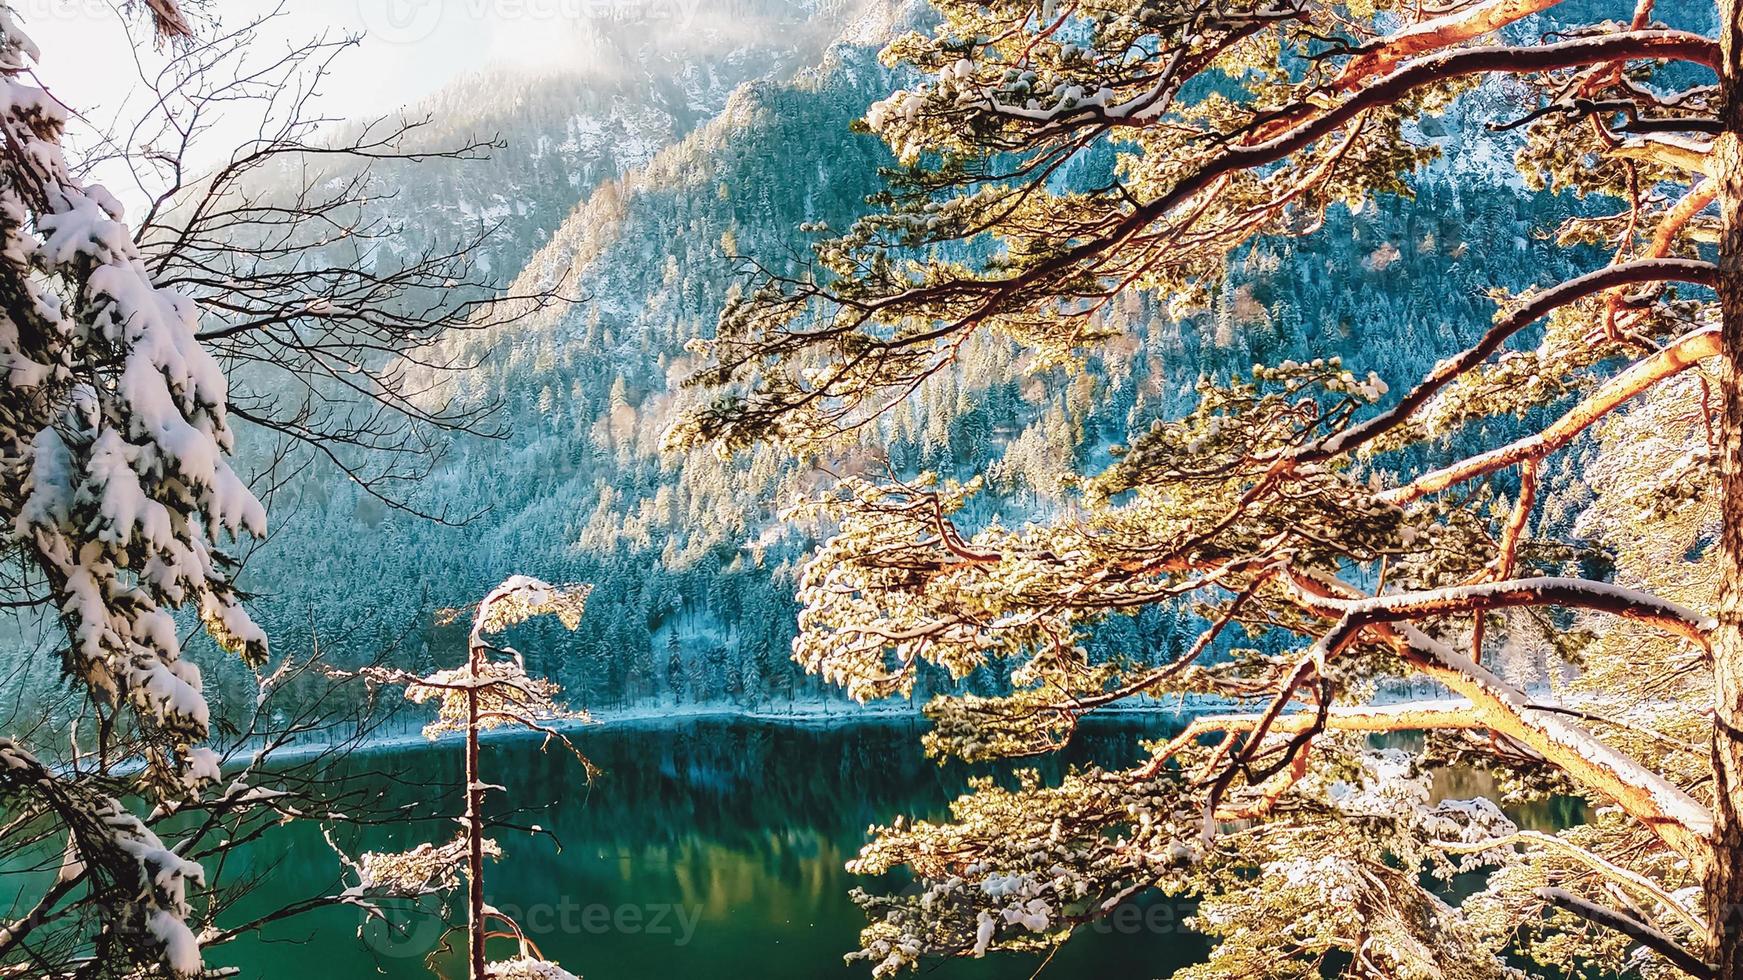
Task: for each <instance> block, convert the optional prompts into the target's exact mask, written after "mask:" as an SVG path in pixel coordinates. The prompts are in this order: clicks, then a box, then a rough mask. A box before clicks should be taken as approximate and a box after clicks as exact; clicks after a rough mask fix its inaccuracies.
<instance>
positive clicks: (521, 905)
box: [214, 718, 1577, 980]
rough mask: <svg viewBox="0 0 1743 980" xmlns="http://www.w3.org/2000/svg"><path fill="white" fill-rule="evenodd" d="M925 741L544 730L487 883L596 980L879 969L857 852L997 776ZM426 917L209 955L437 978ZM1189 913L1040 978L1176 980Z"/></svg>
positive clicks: (413, 829)
mask: <svg viewBox="0 0 1743 980" xmlns="http://www.w3.org/2000/svg"><path fill="white" fill-rule="evenodd" d="M1178 724H1179V721H1178V719H1170V718H1150V719H1147V720H1143V721H1129V720H1128V721H1122V722H1119V723H1117V724H1103V725H1096V726H1092V727H1090V728H1088V729H1087V730H1086V731H1085V732H1084V733H1083V734H1082V735H1081V737H1080V738H1078V739H1077V740H1075V742H1074V744H1073V746H1072V747H1071V749H1070V750H1069V751H1068V752H1066V753H1064V754H1063V757H1061V758H1058V759H1053V760H1048V761H1047V762H1045V763H1043V764H1042V765H1041V768H1042V769H1043V770H1044V771H1048V772H1049V774H1050V775H1053V776H1057V774H1058V773H1059V771H1061V770H1063V769H1064V767H1065V766H1067V765H1071V764H1082V763H1084V762H1087V761H1091V760H1093V761H1095V762H1097V763H1100V764H1103V765H1126V764H1129V763H1131V762H1132V761H1134V760H1135V759H1136V757H1137V756H1138V754H1139V752H1140V750H1139V749H1138V746H1137V740H1138V739H1139V738H1140V737H1154V736H1157V735H1161V734H1166V733H1167V732H1169V731H1171V730H1173V729H1175V728H1176V727H1177V726H1178ZM919 734H920V732H919V729H918V727H917V726H915V725H912V724H909V723H878V724H865V725H856V726H851V727H845V728H833V729H822V730H819V729H808V728H803V727H794V726H783V725H763V724H746V723H735V722H720V721H703V722H695V723H688V724H682V725H677V726H672V727H648V728H613V729H602V730H596V731H592V732H588V733H586V735H585V737H584V739H583V740H582V744H583V745H584V747H585V750H586V751H587V752H588V754H589V755H590V757H592V759H593V760H594V761H595V762H596V763H597V764H599V765H600V766H601V767H602V768H603V769H604V771H605V772H604V775H603V776H601V777H600V778H599V779H598V780H597V781H596V782H595V783H593V784H592V785H588V783H587V781H586V779H585V777H584V776H583V774H582V772H581V770H580V767H579V766H578V765H576V763H575V762H574V760H573V759H572V758H570V757H568V756H567V755H566V754H564V753H561V752H558V751H555V750H553V751H552V752H550V753H541V752H540V751H539V743H538V740H537V739H523V738H517V739H512V740H505V741H500V742H495V743H492V744H490V745H489V746H488V748H487V749H486V755H485V759H484V765H485V772H486V776H487V779H489V780H490V781H493V782H496V783H500V784H502V785H504V786H505V787H506V788H507V790H508V793H507V794H506V796H505V795H504V794H494V795H495V796H496V797H497V798H498V800H499V801H500V800H505V799H506V800H512V801H514V803H516V804H518V805H519V807H521V808H522V809H523V811H524V812H520V813H514V814H509V813H506V812H502V813H499V815H500V816H503V817H504V819H506V820H508V821H510V822H513V823H516V824H520V825H522V826H524V827H533V826H536V827H537V828H538V830H539V832H538V833H529V832H527V831H520V832H514V831H499V832H498V833H497V837H498V839H499V841H500V842H501V844H502V846H503V849H504V851H505V857H504V859H503V860H502V861H501V862H500V863H498V864H497V865H495V866H494V867H493V868H492V869H491V871H490V872H489V875H488V876H487V879H486V881H487V885H488V889H487V891H488V895H487V898H488V900H489V901H490V902H491V903H492V904H494V905H496V906H498V907H499V908H502V909H503V910H504V911H508V912H511V913H518V918H519V919H520V920H521V922H522V924H523V926H525V927H527V929H528V931H529V932H530V933H531V934H532V938H533V939H534V941H535V942H537V943H538V945H539V946H540V948H541V949H542V951H543V952H544V954H545V955H546V956H548V957H550V958H552V959H556V960H558V961H559V962H562V963H563V964H565V965H566V966H567V967H568V968H569V969H571V970H573V971H576V972H579V973H581V974H582V975H584V976H585V977H587V978H588V980H619V978H625V980H627V978H635V980H643V978H649V977H659V976H671V977H717V976H718V977H732V976H756V977H767V978H771V980H780V978H812V977H830V976H840V977H865V976H868V975H869V969H868V968H867V967H866V966H865V965H864V964H855V965H854V966H852V967H848V966H846V965H844V964H843V963H842V959H841V956H842V954H843V953H845V952H847V951H849V950H851V949H853V948H854V947H855V945H856V942H855V939H856V936H857V935H858V931H859V928H860V926H861V925H862V923H863V917H862V913H861V912H860V911H859V910H858V908H856V907H855V906H854V905H853V904H852V903H851V902H850V901H849V900H848V898H847V893H848V891H849V889H850V888H852V887H853V886H854V885H857V884H868V883H867V882H865V880H864V879H860V878H857V877H854V876H851V875H848V874H847V873H846V872H845V871H844V870H843V864H844V862H846V861H847V859H848V858H849V857H851V856H852V855H853V853H854V852H855V851H857V849H858V848H859V846H860V845H861V844H862V843H863V841H864V839H865V831H866V827H867V825H869V824H871V823H874V822H883V821H887V820H889V819H890V818H891V817H893V816H895V815H896V814H905V815H907V816H909V817H938V816H941V815H943V814H944V813H945V811H946V804H947V803H948V801H949V800H950V799H951V798H953V797H954V796H955V795H956V794H958V793H960V792H961V791H962V789H963V786H964V782H965V779H966V777H967V776H968V775H969V774H971V773H974V772H987V771H993V770H990V769H988V768H987V767H967V766H963V765H961V764H954V763H953V764H949V765H945V766H939V765H937V764H935V763H933V762H930V761H928V760H926V759H925V758H923V757H922V755H921V753H920V749H919ZM348 765H350V766H351V767H353V768H354V770H355V771H356V772H357V773H367V778H370V779H372V780H375V781H377V782H378V783H379V785H380V787H381V793H382V797H381V800H382V802H383V803H385V804H388V805H390V806H402V805H403V806H407V807H411V808H414V809H418V808H421V809H422V810H423V811H424V812H446V813H455V812H458V810H459V807H460V799H459V793H458V790H457V787H458V785H459V782H460V769H459V767H460V757H459V753H458V752H457V751H451V750H450V749H449V747H437V748H429V747H419V748H416V749H410V750H400V751H394V752H384V753H377V754H375V755H374V756H372V757H370V758H368V759H363V760H354V761H353V762H351V763H349V764H348ZM1471 779H1472V774H1468V773H1467V774H1454V773H1448V774H1443V776H1442V777H1441V778H1440V781H1439V783H1438V784H1437V785H1440V786H1443V787H1444V788H1445V789H1446V791H1448V792H1449V793H1451V794H1452V795H1469V794H1470V793H1472V792H1481V791H1482V788H1483V787H1482V786H1481V785H1480V784H1479V783H1477V782H1474V781H1471ZM1460 780H1465V781H1464V782H1461V781H1460ZM504 810H505V811H506V807H505V808H504ZM408 812H409V811H408ZM1575 815H1576V816H1577V811H1576V812H1575ZM1567 816H1568V814H1567V813H1559V812H1545V813H1542V814H1538V815H1536V816H1534V817H1532V818H1530V819H1529V820H1528V821H1527V822H1528V823H1531V824H1532V825H1555V826H1563V825H1565V823H1566V820H1565V819H1564V818H1565V817H1567ZM1557 821H1560V822H1557ZM453 832H454V827H453V824H452V822H451V821H441V820H420V819H411V818H408V819H406V820H404V821H403V822H396V823H394V824H393V825H391V826H385V827H375V828H370V829H369V830H368V831H366V832H364V833H362V834H360V835H356V836H354V837H352V838H348V839H347V840H346V841H345V844H346V846H347V848H348V849H350V850H353V851H355V850H357V849H360V848H365V847H367V848H373V849H389V848H403V847H408V846H411V845H413V844H416V843H418V842H419V841H424V840H435V839H442V838H445V837H447V836H449V835H451V834H452V833H453ZM547 834H548V835H554V838H555V840H553V839H552V836H548V835H547ZM559 845H560V846H559ZM244 863H252V864H253V866H254V869H255V870H269V871H270V874H271V878H270V880H271V882H272V895H271V896H261V898H260V901H261V902H263V903H264V902H266V901H267V899H268V898H270V899H272V900H275V901H282V900H284V899H286V898H291V897H295V896H298V895H303V894H316V893H319V892H321V891H322V890H324V889H330V888H331V887H332V886H333V883H334V882H335V881H336V880H337V878H338V873H339V864H338V861H337V859H336V858H335V857H334V856H333V854H332V852H331V851H330V850H328V849H327V847H326V845H325V844H324V843H323V842H322V840H321V838H320V834H319V832H318V830H317V829H316V828H314V827H311V826H307V825H297V824H293V825H291V826H288V827H285V828H282V829H281V830H280V831H278V832H277V833H276V834H275V835H274V836H273V837H271V838H269V839H267V840H263V841H262V842H261V843H260V844H259V845H258V846H256V847H254V848H252V849H251V850H250V851H249V853H248V854H247V855H245V856H244ZM884 884H885V886H886V887H900V883H899V882H886V883H884ZM425 911H426V912H427V913H428V914H426V915H423V916H414V917H409V918H406V919H404V920H403V921H401V922H399V923H398V926H399V927H400V928H399V929H398V930H388V929H384V928H381V927H380V926H379V925H375V926H369V927H367V928H365V929H363V930H362V931H361V934H360V933H359V929H358V923H359V919H360V916H359V914H358V913H357V912H356V911H355V910H351V909H335V910H330V911H326V912H322V913H319V914H317V915H314V916H309V917H304V918H299V919H297V920H295V921H294V922H293V923H290V924H286V925H284V926H282V927H276V928H274V929H272V930H270V931H269V932H268V933H266V934H264V935H262V936H260V937H258V938H257V939H256V940H252V941H249V942H247V943H240V944H235V945H232V946H230V947H226V948H224V949H223V950H221V951H218V952H217V954H216V955H215V957H214V959H215V960H216V961H217V962H218V963H223V964H234V965H237V966H240V967H242V968H243V971H242V972H243V975H244V976H250V977H255V976H258V977H262V978H277V977H286V978H288V977H292V976H296V977H299V978H301V977H303V976H305V975H306V971H307V968H308V967H309V966H310V965H318V966H319V967H321V968H322V969H323V970H325V971H327V972H329V973H330V974H331V975H333V976H336V977H353V976H366V975H381V976H387V977H406V978H411V977H427V976H429V973H428V972H427V968H426V967H425V965H424V959H425V957H426V955H428V954H429V953H430V952H431V950H433V949H436V948H437V946H438V938H439V936H440V934H441V932H442V930H443V926H442V924H441V923H442V921H443V919H444V917H445V918H446V921H459V919H460V916H461V913H460V911H459V910H458V909H454V908H450V909H446V910H444V909H441V908H438V907H435V906H431V907H429V908H427V909H426V910H425ZM1189 913H1190V908H1189V907H1185V906H1178V905H1175V904H1173V903H1169V902H1167V901H1165V900H1163V899H1161V898H1160V897H1159V896H1158V897H1155V898H1154V899H1152V900H1151V901H1148V902H1143V903H1139V904H1138V905H1137V906H1135V907H1134V908H1133V909H1132V910H1130V911H1127V912H1125V913H1122V915H1121V916H1120V917H1119V918H1117V919H1116V920H1115V921H1113V922H1108V923H1100V924H1097V925H1096V926H1094V927H1085V929H1084V930H1082V932H1083V933H1085V934H1083V935H1080V936H1078V937H1077V938H1075V939H1074V940H1073V941H1072V942H1071V943H1070V944H1068V945H1067V946H1066V947H1065V949H1064V950H1062V951H1061V952H1060V953H1059V955H1058V956H1057V957H1056V958H1055V959H1054V960H1053V961H1052V962H1051V963H1050V964H1049V965H1048V967H1047V970H1046V972H1045V973H1044V974H1043V975H1044V976H1056V977H1071V976H1095V977H1098V978H1103V977H1105V978H1120V977H1134V978H1138V977H1145V978H1147V977H1157V976H1167V975H1168V974H1169V973H1171V972H1172V971H1173V970H1174V969H1176V968H1178V967H1179V966H1181V965H1184V964H1186V963H1190V962H1193V961H1195V960H1197V959H1199V958H1200V957H1202V956H1203V954H1204V949H1205V947H1204V944H1203V941H1202V940H1201V939H1199V938H1198V937H1196V936H1193V935H1191V934H1188V933H1186V932H1184V931H1183V930H1182V929H1181V928H1180V926H1179V922H1180V920H1181V919H1182V918H1184V917H1185V916H1186V915H1187V914H1189ZM454 941H456V942H458V941H460V937H459V936H457V935H456V936H455V937H454ZM506 951H507V950H506V949H505V950H504V952H506ZM458 952H459V951H457V950H455V951H449V952H447V953H442V954H439V955H437V957H436V960H435V962H436V964H437V965H438V967H439V968H441V970H442V972H443V973H444V974H445V975H446V976H449V977H458V976H463V975H464V972H465V971H464V964H463V962H462V961H461V958H460V956H459V955H458ZM1039 965H1040V960H1039V958H1032V957H1017V956H1011V955H1005V956H993V957H989V958H988V959H987V960H984V961H951V962H948V963H945V964H941V965H939V966H938V967H937V968H936V969H935V970H934V971H933V972H931V973H929V974H928V976H930V977H938V978H975V977H995V976H996V977H1025V976H1028V975H1029V974H1030V973H1032V972H1033V971H1034V970H1035V969H1036V968H1037V967H1038V966H1039Z"/></svg>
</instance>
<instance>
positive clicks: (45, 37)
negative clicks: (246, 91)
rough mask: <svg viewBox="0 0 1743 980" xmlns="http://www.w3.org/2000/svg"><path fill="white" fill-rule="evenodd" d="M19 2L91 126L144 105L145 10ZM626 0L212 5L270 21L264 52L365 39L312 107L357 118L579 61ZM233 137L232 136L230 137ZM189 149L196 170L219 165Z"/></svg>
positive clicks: (225, 24)
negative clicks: (447, 88)
mask: <svg viewBox="0 0 1743 980" xmlns="http://www.w3.org/2000/svg"><path fill="white" fill-rule="evenodd" d="M12 2H13V7H14V9H16V10H17V12H18V15H19V19H20V21H21V22H22V23H23V26H24V29H25V31H26V32H28V33H29V34H30V36H31V37H32V38H33V39H34V40H35V41H36V43H37V46H38V48H39V49H40V50H41V55H42V57H41V61H40V62H39V64H38V66H37V72H36V74H37V77H38V78H39V79H40V80H41V81H42V83H43V84H44V86H45V87H46V88H47V89H48V90H49V91H50V92H51V93H53V94H54V95H55V97H57V98H58V99H60V100H61V101H62V102H63V103H65V104H66V105H67V106H68V107H69V108H71V109H73V110H74V111H75V112H76V113H77V114H78V115H79V117H80V118H81V119H82V120H83V121H84V123H85V124H86V126H87V127H88V128H89V129H92V130H107V129H109V128H111V127H112V125H113V122H114V121H115V120H117V119H120V120H130V119H133V118H137V117H138V116H139V115H140V114H141V113H142V112H143V110H144V106H145V105H146V101H145V100H146V96H147V94H148V90H146V89H145V88H144V87H143V86H142V85H141V84H140V82H139V78H140V70H141V65H143V66H144V67H145V68H146V70H148V71H154V69H155V66H156V65H157V64H160V63H161V60H162V58H163V53H162V52H160V51H157V50H155V47H154V45H153V44H151V43H150V41H149V40H146V41H144V42H143V43H140V39H142V38H148V33H149V32H148V30H147V28H146V26H145V24H144V21H143V18H142V16H141V13H140V12H139V11H135V12H134V13H132V14H130V15H125V16H124V15H123V14H122V13H120V12H119V10H118V4H119V0H12ZM186 2H187V0H184V3H186ZM623 2H634V0H212V2H211V3H210V4H209V5H208V8H207V9H208V11H209V16H212V17H215V18H216V20H217V28H218V29H219V30H230V29H235V28H239V27H242V26H245V25H247V24H249V23H251V22H254V21H256V20H259V19H261V18H263V17H265V18H268V19H267V20H266V22H265V23H264V25H263V26H262V27H261V28H260V33H259V40H258V41H257V43H256V45H255V48H254V50H255V51H257V52H259V56H260V57H268V56H270V55H271V54H273V53H275V52H278V51H282V50H284V49H285V48H286V47H287V46H289V45H291V44H293V43H298V42H302V41H306V40H308V39H310V38H313V37H315V36H318V35H322V34H326V35H328V36H329V37H335V38H337V37H341V36H347V35H355V36H358V37H360V41H359V43H358V45H357V47H356V48H354V49H352V50H350V51H347V52H345V53H344V54H342V55H341V56H340V58H339V60H338V61H337V62H336V63H335V64H334V65H333V71H332V74H331V75H329V76H328V78H327V79H326V80H325V81H324V82H323V83H322V84H321V86H320V88H319V98H318V99H317V100H316V102H315V105H314V108H315V110H316V111H318V112H319V113H320V114H321V115H323V116H327V117H338V118H356V117H362V116H373V115H379V114H381V113H386V112H392V111H393V110H395V109H398V108H400V107H402V106H405V105H407V104H408V103H413V102H416V101H417V100H418V99H420V98H422V97H423V96H426V95H428V94H430V93H432V92H435V91H437V90H438V89H440V88H441V87H442V86H444V85H445V84H447V83H449V82H451V81H453V80H455V79H457V78H460V77H463V76H465V75H468V74H471V73H474V72H477V71H479V70H482V69H484V68H488V67H499V66H506V67H513V68H520V69H525V70H533V71H537V70H548V69H552V68H558V67H563V66H565V65H574V64H575V63H576V62H577V60H578V59H581V58H584V57H585V54H584V52H585V51H586V50H587V45H586V44H585V42H584V38H585V37H586V33H587V32H586V24H587V22H588V18H589V17H592V16H599V15H600V11H602V10H603V11H609V10H610V9H612V7H611V5H612V4H614V3H623ZM202 33H206V32H205V31H202ZM233 115H237V116H240V115H241V111H240V110H239V111H238V112H237V113H233ZM253 121H254V120H253V118H232V119H229V120H226V121H225V122H224V123H221V124H220V125H221V126H222V127H224V128H223V129H218V130H215V131H214V132H213V134H212V135H211V137H210V138H209V139H208V140H207V141H206V145H207V147H208V149H207V150H206V151H205V152H207V153H208V154H209V155H211V156H214V157H215V156H217V155H219V154H220V152H221V149H222V148H223V147H224V146H225V145H226V144H227V145H229V146H234V145H237V143H239V142H240V140H241V138H243V137H245V136H246V135H247V134H248V133H249V132H250V131H251V129H252V126H251V123H252V122H253ZM226 130H229V131H231V132H226ZM231 133H233V134H234V135H235V137H236V139H234V140H231V139H228V137H229V136H230V135H231ZM74 138H75V140H76V138H77V135H76V134H75V137H74ZM194 156H195V159H194V161H193V162H194V163H195V165H196V166H203V165H209V164H212V163H215V162H216V160H215V159H201V158H200V154H199V153H198V152H196V153H195V154H194ZM96 176H97V179H99V180H101V181H102V182H104V183H105V184H108V185H110V188H111V190H112V191H114V192H115V193H116V194H118V195H119V196H120V197H121V198H122V200H123V201H124V202H129V204H130V208H129V209H130V210H131V202H130V201H129V199H130V197H134V196H136V194H134V193H132V191H133V189H131V188H128V187H126V186H124V185H125V184H127V183H128V181H127V180H124V179H118V178H117V176H116V175H113V174H106V173H105V172H104V171H103V170H101V169H100V170H99V171H98V173H97V175H96Z"/></svg>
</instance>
